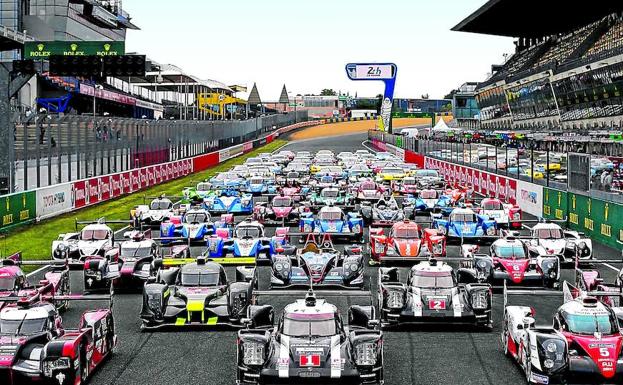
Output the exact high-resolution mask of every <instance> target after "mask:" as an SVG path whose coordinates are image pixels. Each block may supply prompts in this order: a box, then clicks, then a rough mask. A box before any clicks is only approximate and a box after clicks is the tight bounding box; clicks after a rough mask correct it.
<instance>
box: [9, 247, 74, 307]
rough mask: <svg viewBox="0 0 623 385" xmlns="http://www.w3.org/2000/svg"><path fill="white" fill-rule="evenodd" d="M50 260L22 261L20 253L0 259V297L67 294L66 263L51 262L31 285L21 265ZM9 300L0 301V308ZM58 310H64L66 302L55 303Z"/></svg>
mask: <svg viewBox="0 0 623 385" xmlns="http://www.w3.org/2000/svg"><path fill="white" fill-rule="evenodd" d="M44 262H50V261H23V260H22V255H21V253H16V254H13V255H11V256H9V257H7V258H5V259H2V260H0V299H2V298H4V299H7V298H10V297H15V298H19V299H20V300H28V301H30V300H34V299H36V298H37V297H40V296H42V295H46V296H54V295H68V294H69V293H70V286H69V268H68V266H67V265H66V264H62V265H60V264H56V263H51V264H50V267H49V269H48V271H46V272H45V274H44V275H43V279H42V280H41V281H39V283H38V284H36V285H33V284H31V283H30V282H29V280H28V277H27V276H26V274H25V273H24V271H23V270H22V268H21V266H29V265H30V266H33V265H35V266H36V265H42V264H43V263H44ZM10 303H11V302H0V309H2V308H3V307H4V306H6V305H8V304H10ZM56 305H57V306H58V309H59V310H65V308H66V307H67V302H58V303H56Z"/></svg>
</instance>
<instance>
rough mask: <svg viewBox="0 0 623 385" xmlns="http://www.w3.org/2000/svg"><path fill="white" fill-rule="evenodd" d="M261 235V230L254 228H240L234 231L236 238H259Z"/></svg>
mask: <svg viewBox="0 0 623 385" xmlns="http://www.w3.org/2000/svg"><path fill="white" fill-rule="evenodd" d="M261 235H262V232H261V230H260V229H259V228H257V227H254V226H242V227H238V228H237V229H236V237H237V238H259V237H260V236H261Z"/></svg>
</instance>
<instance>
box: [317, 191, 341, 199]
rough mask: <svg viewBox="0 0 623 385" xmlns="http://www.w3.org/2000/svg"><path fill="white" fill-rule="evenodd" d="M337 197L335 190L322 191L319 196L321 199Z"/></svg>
mask: <svg viewBox="0 0 623 385" xmlns="http://www.w3.org/2000/svg"><path fill="white" fill-rule="evenodd" d="M338 195H339V193H338V191H337V190H322V192H321V193H320V196H322V197H323V198H337V197H338Z"/></svg>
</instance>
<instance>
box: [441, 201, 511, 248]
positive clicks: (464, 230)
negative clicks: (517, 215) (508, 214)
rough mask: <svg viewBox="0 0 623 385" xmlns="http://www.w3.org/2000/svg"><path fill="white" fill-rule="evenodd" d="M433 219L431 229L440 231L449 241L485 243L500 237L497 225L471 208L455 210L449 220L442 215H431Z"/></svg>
mask: <svg viewBox="0 0 623 385" xmlns="http://www.w3.org/2000/svg"><path fill="white" fill-rule="evenodd" d="M431 217H432V224H431V227H432V228H435V229H438V230H439V231H440V232H441V233H442V234H444V235H445V236H446V237H447V238H448V240H455V241H456V240H462V239H470V240H471V239H473V240H477V241H478V242H485V241H490V240H491V239H496V238H497V237H498V233H499V232H498V229H497V223H496V222H495V221H494V220H490V219H488V218H485V217H483V216H482V215H478V214H476V213H475V212H474V210H472V209H469V208H455V209H454V210H452V212H451V213H450V215H449V216H448V217H447V218H444V217H442V215H441V214H431Z"/></svg>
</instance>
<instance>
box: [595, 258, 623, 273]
mask: <svg viewBox="0 0 623 385" xmlns="http://www.w3.org/2000/svg"><path fill="white" fill-rule="evenodd" d="M589 262H590V261H589ZM603 265H604V266H606V267H609V268H611V269H612V270H614V271H616V272H617V273H618V272H619V271H620V270H621V269H617V268H616V267H614V266H612V265H611V264H609V263H603Z"/></svg>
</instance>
